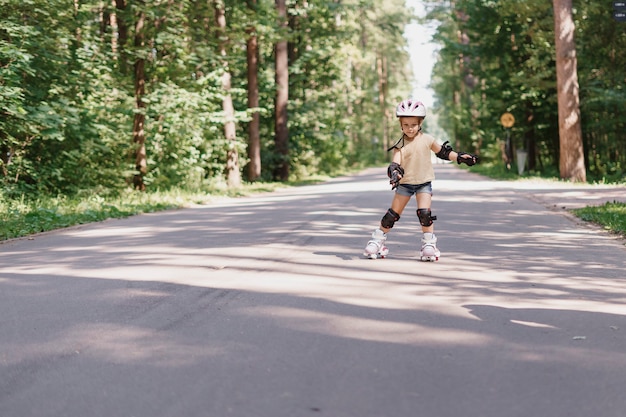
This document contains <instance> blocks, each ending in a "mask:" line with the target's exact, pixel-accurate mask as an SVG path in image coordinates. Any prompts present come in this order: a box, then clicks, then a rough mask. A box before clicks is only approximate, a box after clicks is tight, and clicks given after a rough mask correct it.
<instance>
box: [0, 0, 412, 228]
mask: <svg viewBox="0 0 626 417" xmlns="http://www.w3.org/2000/svg"><path fill="white" fill-rule="evenodd" d="M248 3H249V2H241V1H235V0H227V1H225V6H226V7H225V11H226V20H227V24H228V30H227V32H228V39H222V38H218V37H217V33H216V32H215V24H214V22H215V10H214V4H213V3H212V2H196V1H191V0H184V1H180V2H138V1H128V2H126V4H127V7H126V8H124V9H118V8H117V7H116V5H115V3H113V2H102V1H99V0H85V1H80V2H73V3H72V2H67V1H66V0H52V1H44V0H0V116H1V117H0V184H1V186H2V191H1V195H2V196H3V197H4V198H7V199H18V198H20V196H22V195H24V194H26V195H29V196H31V197H33V198H37V197H42V198H43V197H44V196H47V195H55V196H56V195H66V196H78V195H85V194H86V195H91V194H92V193H96V194H98V195H101V196H115V195H120V194H124V193H125V190H126V189H127V188H128V187H129V186H130V181H131V179H132V177H133V175H134V174H135V173H136V171H135V169H136V167H135V153H136V144H135V143H133V129H134V126H133V121H134V119H135V114H137V113H138V112H141V113H142V114H145V116H146V119H145V124H144V125H143V132H144V133H145V137H146V143H145V147H146V156H147V161H148V167H147V173H146V174H145V177H144V182H145V184H147V186H148V187H152V188H159V189H168V188H177V187H183V188H186V189H197V190H200V189H206V188H207V187H211V186H213V185H215V184H220V183H222V182H223V180H224V175H225V174H224V172H225V165H226V154H227V151H228V149H229V147H233V146H234V147H236V148H237V150H238V152H239V155H240V165H241V166H242V167H243V166H245V163H246V160H245V157H243V155H245V153H246V144H247V142H246V136H247V122H248V121H249V120H250V116H251V113H252V112H253V111H258V112H260V114H261V138H262V143H261V146H262V162H263V163H262V178H263V179H265V180H268V179H271V178H272V172H273V171H274V167H275V166H276V165H277V164H278V163H279V162H280V161H279V159H280V158H281V156H280V155H279V154H278V153H277V152H276V151H275V149H274V146H273V136H274V117H275V115H274V112H273V102H274V97H275V95H276V87H275V82H274V73H273V69H274V67H273V66H274V55H273V43H274V42H275V41H276V39H278V35H279V33H280V30H279V28H278V26H277V19H276V13H275V4H274V2H273V1H271V0H258V1H257V2H256V3H257V4H256V6H255V8H254V9H253V8H252V7H250V6H249V4H248ZM250 4H251V3H250ZM288 7H289V12H288V13H289V19H290V26H289V30H288V33H287V34H286V35H287V36H288V39H289V44H290V104H289V129H290V154H289V163H290V166H291V172H292V177H293V179H294V180H302V179H306V178H307V177H310V176H315V175H323V174H332V173H336V172H340V171H342V170H344V169H345V168H346V167H349V166H359V165H361V164H363V163H369V162H376V161H378V160H380V159H382V158H384V157H385V155H384V154H383V153H382V152H380V150H381V149H382V148H383V144H382V143H379V145H377V146H378V148H377V149H371V148H372V138H373V137H379V138H382V137H383V136H384V135H385V134H386V133H385V131H384V130H383V125H384V123H381V120H383V119H385V118H389V114H390V110H391V109H393V106H394V104H395V102H396V101H397V100H398V99H399V98H402V97H404V96H405V95H406V94H408V91H405V87H404V86H405V85H407V84H409V83H408V80H409V78H410V74H409V71H408V70H407V63H408V56H407V53H406V51H405V43H406V41H405V40H404V39H403V37H402V33H403V30H404V25H405V24H406V23H407V22H408V21H409V19H410V14H409V13H407V11H406V9H405V8H404V1H403V0H393V1H388V0H386V1H383V0H365V1H363V0H360V1H346V2H329V1H326V0H309V1H307V2H301V1H296V0H292V1H288ZM141 14H143V15H145V22H144V27H143V29H142V30H141V32H139V33H137V32H136V27H135V24H136V23H137V21H138V19H139V16H140V15H141ZM252 32H253V33H255V34H256V35H257V36H258V39H259V56H258V59H259V67H260V73H259V96H260V103H261V104H260V106H259V108H258V109H248V108H247V100H246V89H247V66H246V54H245V45H246V41H247V39H248V37H249V36H250V33H252ZM137 35H141V37H140V36H137ZM223 41H226V43H225V44H223ZM222 45H223V46H224V48H225V51H226V55H225V56H221V51H220V47H221V46H222ZM355 46H356V47H355ZM138 58H141V59H143V62H144V64H145V66H144V72H145V85H143V88H144V89H145V95H143V96H142V97H141V98H140V99H141V102H140V103H138V102H137V98H138V97H137V96H136V91H135V88H136V87H137V86H136V85H135V64H136V63H137V60H138ZM382 58H384V59H386V62H388V68H387V75H386V79H385V80H384V81H385V85H386V86H385V88H386V89H388V90H389V91H388V92H387V94H386V96H385V102H384V103H379V102H378V100H379V97H380V95H379V91H378V89H379V86H380V79H379V78H378V77H377V71H376V68H377V60H379V59H382ZM224 62H225V63H227V64H228V65H227V68H228V71H229V72H230V73H231V74H232V89H231V90H230V94H231V95H232V97H233V100H234V104H235V109H236V115H235V121H236V123H237V140H236V141H235V143H232V142H229V141H226V139H225V137H224V133H223V124H224V120H223V110H222V99H223V96H224V89H223V86H222V84H221V82H222V80H221V78H220V75H221V74H222V71H223V70H224V67H223V65H222V64H223V63H224ZM364 149H365V150H367V151H366V152H364ZM370 150H371V152H370ZM46 213H48V214H46ZM39 214H40V215H41V216H42V218H43V217H45V216H46V215H50V216H52V217H55V216H53V215H52V214H50V213H49V212H48V211H45V210H44V211H41V213H39Z"/></svg>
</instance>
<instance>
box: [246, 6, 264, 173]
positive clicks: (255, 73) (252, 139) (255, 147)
mask: <svg viewBox="0 0 626 417" xmlns="http://www.w3.org/2000/svg"><path fill="white" fill-rule="evenodd" d="M247 4H248V8H249V9H250V10H252V11H253V12H256V6H257V0H247ZM246 32H247V33H248V39H247V42H246V57H247V62H248V108H249V109H255V108H258V107H259V44H258V37H257V34H256V28H255V27H254V26H250V27H248V29H247V31H246ZM260 124H261V116H260V114H259V112H258V111H256V110H255V111H253V113H252V120H250V123H249V125H248V158H249V159H250V162H249V164H248V180H250V181H255V180H257V179H258V178H259V177H260V176H261V134H260Z"/></svg>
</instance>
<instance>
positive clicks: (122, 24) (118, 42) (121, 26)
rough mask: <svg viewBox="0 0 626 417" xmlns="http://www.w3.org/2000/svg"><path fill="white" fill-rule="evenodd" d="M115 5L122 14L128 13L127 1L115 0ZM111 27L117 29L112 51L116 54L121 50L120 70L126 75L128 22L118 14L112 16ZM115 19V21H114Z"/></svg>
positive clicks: (112, 38) (112, 37)
mask: <svg viewBox="0 0 626 417" xmlns="http://www.w3.org/2000/svg"><path fill="white" fill-rule="evenodd" d="M113 1H114V4H115V8H116V9H117V10H119V11H120V14H122V15H123V14H124V12H125V11H126V0H113ZM111 18H112V20H111V26H112V27H113V28H114V29H117V39H116V37H115V35H113V36H111V49H112V50H113V52H116V51H117V50H118V48H119V60H118V61H119V68H120V72H121V73H122V74H124V75H126V73H127V70H128V68H127V65H126V50H125V49H124V48H125V47H126V42H127V41H128V25H127V24H126V20H125V19H124V16H118V15H117V14H115V13H114V14H113V15H112V16H111ZM113 19H114V20H113Z"/></svg>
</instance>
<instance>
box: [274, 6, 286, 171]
mask: <svg viewBox="0 0 626 417" xmlns="http://www.w3.org/2000/svg"><path fill="white" fill-rule="evenodd" d="M276 10H277V11H278V17H279V19H280V21H279V28H280V30H283V31H284V30H286V28H287V24H288V22H287V4H286V0H276ZM282 37H283V38H284V37H285V34H284V33H283V34H282ZM275 50H276V64H275V68H276V109H275V113H276V120H275V135H276V136H275V144H276V151H277V152H278V155H279V157H280V161H279V163H278V164H277V166H276V172H275V176H276V177H277V178H278V179H279V180H281V181H287V180H288V179H289V129H288V127H287V104H288V101H289V62H288V48H287V40H280V41H278V42H277V43H276V47H275Z"/></svg>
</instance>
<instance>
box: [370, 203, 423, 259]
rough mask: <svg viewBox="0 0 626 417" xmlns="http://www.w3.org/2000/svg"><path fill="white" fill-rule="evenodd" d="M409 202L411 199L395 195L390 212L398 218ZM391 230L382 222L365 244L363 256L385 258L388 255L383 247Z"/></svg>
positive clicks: (387, 250) (387, 251)
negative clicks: (394, 213)
mask: <svg viewBox="0 0 626 417" xmlns="http://www.w3.org/2000/svg"><path fill="white" fill-rule="evenodd" d="M410 200H411V197H410V196H409V197H407V196H403V195H400V194H398V193H396V194H395V195H394V197H393V201H392V202H391V210H393V211H394V212H396V213H397V214H398V216H399V215H400V214H402V212H403V211H404V208H405V207H406V205H407V203H408V202H409V201H410ZM390 230H391V227H384V226H383V225H382V222H381V224H380V226H379V227H378V229H376V230H374V233H372V239H371V240H370V241H369V242H367V246H365V250H364V251H363V255H365V256H367V257H368V258H370V259H376V258H378V257H383V258H384V257H385V256H387V254H388V253H389V249H387V247H386V246H385V241H386V240H387V233H388V232H389V231H390Z"/></svg>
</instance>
